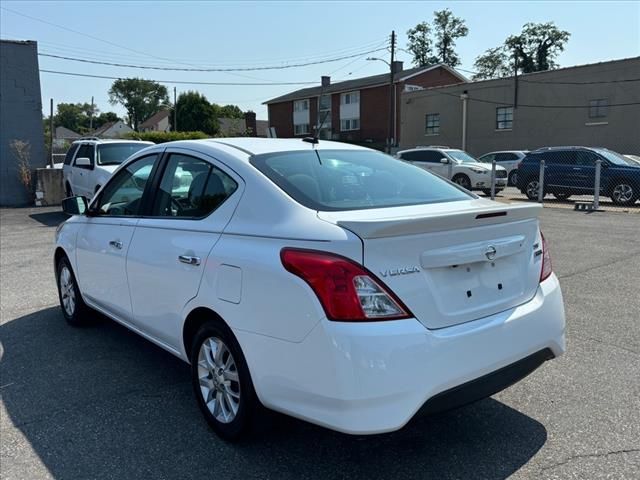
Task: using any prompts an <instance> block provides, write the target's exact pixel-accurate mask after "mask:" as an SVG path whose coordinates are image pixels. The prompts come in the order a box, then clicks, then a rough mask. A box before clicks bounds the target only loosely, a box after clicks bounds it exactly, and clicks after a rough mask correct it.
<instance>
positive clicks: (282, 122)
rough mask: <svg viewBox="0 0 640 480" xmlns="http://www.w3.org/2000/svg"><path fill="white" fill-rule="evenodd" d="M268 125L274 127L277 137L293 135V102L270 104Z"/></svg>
mask: <svg viewBox="0 0 640 480" xmlns="http://www.w3.org/2000/svg"><path fill="white" fill-rule="evenodd" d="M269 126H270V127H275V128H276V135H277V136H278V138H289V137H293V102H282V103H272V104H270V105H269Z"/></svg>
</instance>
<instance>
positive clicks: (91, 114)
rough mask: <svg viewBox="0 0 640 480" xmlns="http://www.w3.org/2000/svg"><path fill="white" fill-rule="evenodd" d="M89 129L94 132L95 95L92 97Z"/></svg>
mask: <svg viewBox="0 0 640 480" xmlns="http://www.w3.org/2000/svg"><path fill="white" fill-rule="evenodd" d="M89 130H91V131H92V132H93V97H91V112H90V116H89Z"/></svg>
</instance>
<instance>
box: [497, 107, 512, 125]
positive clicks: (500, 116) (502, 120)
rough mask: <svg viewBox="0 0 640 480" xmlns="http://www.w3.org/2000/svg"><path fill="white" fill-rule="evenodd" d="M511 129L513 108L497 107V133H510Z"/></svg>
mask: <svg viewBox="0 0 640 480" xmlns="http://www.w3.org/2000/svg"><path fill="white" fill-rule="evenodd" d="M509 117H510V118H509ZM507 125H508V126H507ZM511 129H513V107H509V106H506V105H505V106H504V107H496V131H505V130H507V131H508V130H511Z"/></svg>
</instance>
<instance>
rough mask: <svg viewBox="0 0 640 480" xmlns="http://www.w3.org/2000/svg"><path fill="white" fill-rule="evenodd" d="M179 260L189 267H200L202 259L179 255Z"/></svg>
mask: <svg viewBox="0 0 640 480" xmlns="http://www.w3.org/2000/svg"><path fill="white" fill-rule="evenodd" d="M178 260H180V261H181V262H182V263H186V264H187V265H194V266H196V267H197V266H198V265H200V257H192V256H191V255H179V256H178Z"/></svg>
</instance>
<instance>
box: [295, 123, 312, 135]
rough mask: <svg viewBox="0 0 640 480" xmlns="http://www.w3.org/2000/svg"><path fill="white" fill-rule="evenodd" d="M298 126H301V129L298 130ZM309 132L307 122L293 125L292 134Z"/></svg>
mask: <svg viewBox="0 0 640 480" xmlns="http://www.w3.org/2000/svg"><path fill="white" fill-rule="evenodd" d="M298 128H302V129H303V130H302V131H298ZM308 133H309V124H308V123H299V124H295V125H294V126H293V134H294V135H306V134H308Z"/></svg>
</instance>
